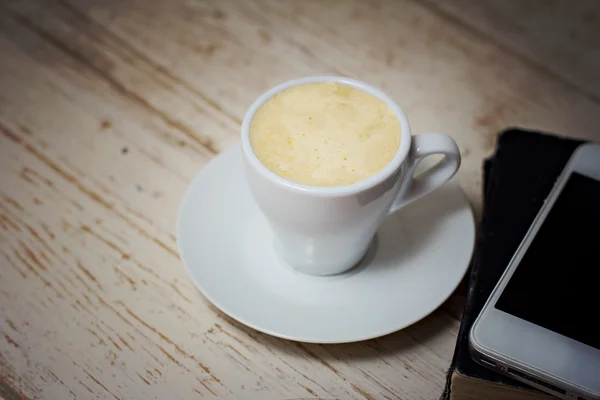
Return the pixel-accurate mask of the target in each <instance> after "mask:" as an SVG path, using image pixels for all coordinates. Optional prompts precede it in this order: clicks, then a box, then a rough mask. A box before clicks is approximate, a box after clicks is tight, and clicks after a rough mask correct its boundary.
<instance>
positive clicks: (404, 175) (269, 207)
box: [241, 76, 460, 275]
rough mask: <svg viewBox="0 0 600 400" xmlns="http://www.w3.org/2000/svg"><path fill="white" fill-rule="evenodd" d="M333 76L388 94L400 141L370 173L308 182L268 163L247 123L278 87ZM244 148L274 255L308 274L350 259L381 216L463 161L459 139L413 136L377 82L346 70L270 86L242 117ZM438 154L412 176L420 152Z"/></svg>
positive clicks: (339, 267)
mask: <svg viewBox="0 0 600 400" xmlns="http://www.w3.org/2000/svg"><path fill="white" fill-rule="evenodd" d="M317 82H337V83H340V84H343V85H347V86H350V87H353V88H356V89H360V90H362V91H364V92H366V93H369V94H371V95H374V96H376V97H377V98H379V99H381V100H383V101H384V102H386V103H387V104H388V105H389V107H390V108H391V110H393V112H394V114H395V115H396V117H397V118H398V120H399V121H400V126H401V128H402V132H401V137H400V146H399V147H398V151H397V152H396V155H395V156H394V158H393V159H392V160H391V161H390V162H389V163H388V164H387V165H386V166H385V167H384V168H383V169H382V170H380V171H379V172H377V173H376V174H374V175H372V176H370V177H369V178H367V179H365V180H362V181H359V182H356V183H353V184H351V185H347V186H332V187H321V186H307V185H302V184H298V183H295V182H292V181H289V180H287V179H285V178H283V177H281V176H279V175H277V174H275V173H274V172H272V171H271V170H269V169H268V168H267V167H265V166H264V165H263V164H262V163H261V162H260V160H259V159H258V158H257V156H256V154H255V153H254V151H253V149H252V146H251V144H250V123H251V121H252V118H253V117H254V115H255V114H256V112H257V110H258V109H259V108H260V107H261V106H262V105H263V104H264V103H265V102H266V101H267V100H269V99H270V98H271V97H273V96H274V95H275V94H277V93H279V92H281V91H283V90H285V89H287V88H289V87H292V86H296V85H302V84H307V83H317ZM241 142H242V152H243V157H244V164H245V169H246V176H247V180H248V184H249V187H250V191H251V192H252V194H253V196H254V199H255V200H256V202H257V204H258V206H259V208H260V209H261V210H262V212H263V213H264V215H265V216H266V218H267V220H268V222H269V224H270V226H271V228H272V230H273V233H274V246H275V252H276V253H277V255H278V256H279V257H280V259H282V260H283V261H284V262H286V263H287V264H288V265H290V266H291V267H293V268H295V269H296V270H298V271H301V272H305V273H307V274H311V275H333V274H339V273H342V272H344V271H346V270H348V269H350V268H352V267H353V266H355V265H356V264H357V263H358V262H359V261H360V260H361V258H362V257H363V255H364V254H365V253H366V251H367V250H368V248H369V245H370V243H371V241H372V240H373V237H374V235H375V233H376V231H377V228H378V227H379V225H380V224H381V222H382V221H383V219H384V218H385V217H386V216H387V215H389V214H391V213H393V212H395V211H397V210H398V209H400V208H401V207H403V206H404V205H406V204H408V203H409V202H411V201H413V200H416V199H418V198H419V197H421V196H423V195H425V194H427V193H429V192H431V191H432V190H433V189H435V188H437V187H439V186H440V185H442V184H443V183H444V182H446V181H448V180H449V179H450V178H451V177H452V176H453V175H454V174H455V173H456V171H457V170H458V168H459V166H460V153H459V150H458V146H457V145H456V142H455V141H454V140H453V139H452V138H451V137H449V136H447V135H443V134H439V133H425V134H420V135H415V136H412V137H411V133H410V127H409V125H408V120H407V119H406V116H405V115H404V112H402V109H401V108H400V107H399V106H398V104H396V102H395V101H394V100H392V99H391V98H390V97H389V96H387V95H386V94H385V93H383V92H382V91H381V90H379V89H377V88H375V87H373V86H371V85H369V84H367V83H364V82H360V81H357V80H354V79H350V78H344V77H336V76H312V77H306V78H301V79H296V80H292V81H289V82H285V83H282V84H280V85H277V86H275V87H273V88H272V89H271V90H269V91H267V92H266V93H264V94H263V95H262V96H260V97H259V98H258V99H257V100H256V101H255V102H254V104H252V105H251V106H250V108H249V109H248V111H247V112H246V115H245V117H244V121H243V123H242V133H241ZM433 154H442V155H444V158H443V159H442V160H441V161H440V162H439V163H438V164H436V165H435V166H434V167H432V168H430V169H429V170H427V171H425V172H423V173H422V174H420V175H419V177H418V179H415V178H414V177H413V173H414V170H415V167H416V166H417V164H418V163H419V161H421V160H422V159H423V158H424V157H427V156H430V155H433Z"/></svg>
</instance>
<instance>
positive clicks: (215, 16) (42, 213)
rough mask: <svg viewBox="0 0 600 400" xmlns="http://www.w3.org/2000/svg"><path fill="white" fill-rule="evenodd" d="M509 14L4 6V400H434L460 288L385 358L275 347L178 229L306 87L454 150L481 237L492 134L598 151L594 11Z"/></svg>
mask: <svg viewBox="0 0 600 400" xmlns="http://www.w3.org/2000/svg"><path fill="white" fill-rule="evenodd" d="M517 3H519V4H521V3H522V2H518V1H517V0H511V1H507V2H504V1H503V2H500V1H496V2H478V5H477V7H469V2H466V1H461V0H452V1H448V2H444V1H433V0H431V1H426V2H417V1H392V0H389V1H360V0H352V1H351V0H348V1H344V0H339V1H330V0H327V1H267V0H264V1H241V0H239V1H234V0H228V1H220V2H217V1H192V0H189V1H185V0H177V1H166V0H148V1H146V0H125V1H109V2H107V1H103V0H62V1H59V0H48V1H44V0H14V1H11V0H3V1H1V2H0V397H4V398H7V399H16V398H31V399H34V398H40V399H69V398H85V399H87V398H91V399H94V398H98V399H154V398H158V399H180V398H181V399H188V398H195V397H203V396H204V397H209V398H210V397H214V398H231V399H234V398H243V399H255V398H256V399H259V398H260V399H292V398H327V399H332V398H339V399H407V400H413V399H435V398H437V397H438V396H439V395H440V394H441V391H442V388H443V384H444V374H445V372H446V370H447V368H448V366H449V364H450V360H451V357H452V352H453V348H454V343H455V340H456V334H457V331H458V326H459V320H458V318H459V317H460V313H461V309H462V306H463V295H464V287H463V288H461V289H459V290H458V291H457V293H456V294H455V295H454V296H453V297H452V298H451V299H450V300H449V301H448V302H447V303H446V304H445V305H444V306H442V307H441V308H440V309H439V310H437V311H436V312H434V313H433V314H432V315H431V316H429V317H428V318H426V319H425V320H423V321H421V322H419V323H417V324H415V325H414V326H412V327H410V328H408V329H406V330H404V331H401V332H398V333H395V334H392V335H389V336H387V337H384V338H380V339H376V340H372V341H368V342H364V343H355V344H347V345H337V346H329V345H328V346H323V345H312V344H310V345H309V344H300V343H293V342H288V341H284V340H280V339H275V338H272V337H269V336H266V335H263V334H260V333H257V332H255V331H253V330H251V329H249V328H246V327H244V326H242V325H240V324H238V323H236V322H234V321H232V320H230V319H229V318H227V317H225V316H223V315H222V314H221V313H220V312H218V311H217V310H216V309H215V308H214V307H212V306H211V305H210V304H209V303H208V302H207V301H206V300H205V299H204V298H203V297H202V296H201V295H200V294H199V293H198V291H197V290H196V289H195V287H194V286H193V284H192V283H191V281H190V279H189V278H188V277H187V275H186V273H185V272H184V269H183V267H182V265H181V262H180V260H179V257H178V254H177V251H176V243H175V237H174V226H175V216H176V213H177V209H178V205H179V201H180V199H181V197H182V195H183V193H184V191H185V189H186V186H187V185H188V183H189V182H190V180H191V179H192V178H193V177H194V175H195V174H196V172H197V171H198V170H199V169H201V168H202V166H203V165H205V164H206V163H207V162H208V161H210V159H211V157H213V156H214V155H215V154H217V153H218V152H219V151H221V150H222V149H224V148H225V147H227V146H228V145H230V144H232V143H235V142H236V141H237V137H238V129H239V124H240V120H241V118H242V116H243V113H244V112H245V109H246V107H248V106H249V104H250V103H251V102H252V101H253V99H254V98H256V96H258V95H259V94H260V93H261V92H263V91H264V90H266V89H268V88H269V87H270V86H272V85H274V84H275V83H278V82H280V81H283V80H286V79H290V78H294V77H298V76H301V75H308V74H317V73H319V74H320V73H335V74H342V75H349V76H353V77H356V78H359V79H363V80H366V81H369V82H371V83H373V84H375V85H378V86H380V87H381V88H383V89H384V90H386V91H387V92H389V93H390V94H391V95H392V96H393V97H394V98H395V99H397V100H398V102H399V103H400V104H401V105H402V106H403V107H404V108H405V111H406V113H407V114H408V116H409V119H410V120H411V124H412V128H413V131H414V132H415V133H418V132H423V131H440V132H445V133H448V134H451V135H452V136H454V137H455V138H456V140H457V142H458V143H459V145H460V147H461V150H462V152H463V157H464V161H463V166H462V168H461V170H460V172H459V174H458V176H457V178H456V179H457V180H458V182H459V183H460V184H461V185H462V187H463V188H464V190H465V191H466V192H467V194H468V196H469V198H470V200H471V202H472V204H473V206H474V208H475V210H476V213H477V214H478V215H479V214H480V212H481V196H480V190H481V177H480V175H481V163H482V160H483V158H484V157H485V156H487V155H489V154H490V153H491V152H492V151H493V146H494V141H495V135H496V133H497V132H498V131H499V130H501V129H504V128H506V127H509V126H522V127H525V128H530V129H543V130H548V131H554V132H557V133H561V134H565V135H569V136H573V137H580V138H589V139H600V130H599V127H600V101H599V97H600V91H599V90H598V87H599V86H598V85H599V79H600V77H599V75H598V69H597V65H598V63H597V60H598V38H599V37H600V28H599V24H598V23H597V21H598V19H597V16H598V13H599V11H598V10H599V5H598V4H597V3H596V2H594V1H587V2H585V1H579V2H576V3H571V2H568V1H566V0H564V1H552V2H549V3H547V4H549V5H548V6H547V7H542V6H540V5H539V2H538V3H536V4H537V6H530V7H524V6H523V7H522V6H517V5H516V4H517ZM531 3H534V2H528V4H531ZM566 3H569V4H573V6H570V5H569V6H568V7H567V6H565V4H566ZM553 13H558V15H556V14H553ZM590 16H591V17H590ZM548 21H552V23H549V22H548ZM556 21H559V22H556ZM509 22H510V23H509ZM554 26H559V29H554V28H553V27H554ZM540 30H541V31H540ZM540 32H548V35H544V34H540ZM573 32H574V33H573ZM569 60H574V62H573V63H569ZM207 190H209V188H207Z"/></svg>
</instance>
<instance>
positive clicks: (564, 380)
mask: <svg viewBox="0 0 600 400" xmlns="http://www.w3.org/2000/svg"><path fill="white" fill-rule="evenodd" d="M573 172H577V173H580V174H582V175H585V176H588V177H591V178H594V179H596V180H599V181H600V145H598V144H584V145H580V146H579V147H578V148H577V149H576V151H575V152H574V153H573V155H572V156H571V158H570V159H569V162H568V163H567V165H566V166H565V168H564V170H563V172H562V173H561V175H560V176H559V178H558V179H557V181H556V183H555V185H554V188H553V189H552V191H551V193H550V195H549V196H548V198H547V199H546V200H545V204H544V206H543V207H542V209H541V210H540V212H539V213H538V215H537V217H536V218H535V220H534V222H533V223H532V225H531V227H530V228H529V231H528V232H527V234H526V235H525V238H524V239H523V241H522V242H521V244H520V246H519V248H518V249H517V251H516V252H515V254H514V256H513V258H512V259H511V261H510V263H509V266H508V267H507V268H506V271H505V272H504V274H503V275H502V277H501V278H500V281H499V282H498V284H497V285H496V287H495V288H494V291H493V292H492V294H491V295H490V297H489V299H488V300H487V302H486V304H485V305H484V307H483V309H482V311H481V313H480V314H479V316H478V317H477V319H476V320H475V323H474V324H473V327H472V329H471V331H470V333H469V345H470V347H471V350H472V351H475V352H478V353H480V354H482V355H484V356H487V357H489V358H490V359H493V360H496V361H499V362H500V363H503V364H505V365H508V366H512V367H513V368H515V369H517V370H519V371H521V372H526V373H529V374H531V375H532V376H535V377H538V378H539V379H543V380H546V381H549V382H552V383H554V384H555V385H557V386H559V387H561V388H562V389H566V390H572V391H576V392H578V393H582V394H585V395H587V396H591V397H593V398H596V396H597V398H600V350H598V349H595V348H593V347H591V346H588V345H585V344H583V343H581V342H578V341H575V340H573V339H570V338H568V337H566V336H563V335H560V334H558V333H555V332H553V331H550V330H548V329H545V328H542V327H541V326H539V325H535V324H532V323H530V322H527V321H525V320H523V319H520V318H517V317H514V316H512V315H510V314H508V313H505V312H503V311H500V310H498V309H496V308H495V305H496V302H497V300H498V298H499V297H500V295H501V294H502V292H503V290H504V288H505V286H506V284H507V283H508V281H509V280H510V278H511V276H512V274H513V273H514V271H515V270H516V269H517V267H518V265H519V263H520V262H521V259H522V258H523V255H524V254H525V252H526V250H527V249H528V247H529V245H530V244H531V242H532V240H533V238H534V237H535V236H536V234H537V232H538V230H539V228H540V226H541V225H542V223H543V222H544V220H545V219H546V216H547V215H548V213H549V212H550V210H551V209H552V206H553V205H554V202H555V201H556V199H557V198H558V196H559V194H560V193H561V192H562V189H563V188H564V186H565V184H566V182H567V180H568V178H569V177H570V175H571V173H573ZM598 206H599V207H600V204H599V205H598ZM599 315H600V314H599ZM589 317H590V318H594V316H593V315H590V316H589ZM504 369H505V368H501V370H502V371H503V372H505V371H504Z"/></svg>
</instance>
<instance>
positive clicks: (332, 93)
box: [250, 82, 401, 186]
mask: <svg viewBox="0 0 600 400" xmlns="http://www.w3.org/2000/svg"><path fill="white" fill-rule="evenodd" d="M400 135H401V128H400V122H399V121H398V119H397V118H396V116H395V115H394V112H393V111H392V110H391V109H390V107H389V106H388V105H387V103H385V102H384V101H382V100H380V99H378V98H377V97H375V96H373V95H371V94H369V93H366V92H364V91H362V90H360V89H355V88H353V87H350V86H346V85H343V84H340V83H329V82H323V83H309V84H304V85H298V86H293V87H290V88H288V89H286V90H284V91H282V92H279V93H278V94H276V95H275V96H273V97H271V98H270V99H269V100H268V101H267V102H265V103H264V104H263V105H262V106H261V107H260V108H259V109H258V111H257V112H256V114H255V115H254V117H253V119H252V122H251V124H250V143H251V146H252V149H253V151H254V153H255V154H256V156H257V157H258V159H259V160H260V161H261V163H262V164H263V165H265V166H266V167H267V168H268V169H269V170H271V171H272V172H274V173H275V174H277V175H279V176H281V177H283V178H285V179H288V180H290V181H292V182H296V183H299V184H304V185H310V186H344V185H350V184H352V183H356V182H359V181H361V180H364V179H366V178H368V177H369V176H371V175H373V174H375V173H377V172H378V171H380V170H381V169H382V168H383V167H385V166H386V165H387V164H388V163H389V162H390V161H391V160H392V158H394V156H395V154H396V152H397V150H398V146H399V145H400Z"/></svg>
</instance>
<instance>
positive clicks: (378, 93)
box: [241, 75, 411, 197]
mask: <svg viewBox="0 0 600 400" xmlns="http://www.w3.org/2000/svg"><path fill="white" fill-rule="evenodd" d="M321 82H333V83H340V84H343V85H346V86H350V87H353V88H355V89H359V90H362V91H364V92H366V93H369V94H371V95H373V96H375V97H377V98H378V99H380V100H382V101H384V102H385V103H386V104H387V105H388V106H389V107H390V109H391V110H392V111H393V112H394V115H395V116H396V118H398V121H400V145H399V146H398V150H397V151H396V154H395V155H394V157H393V158H392V159H391V160H390V162H388V163H387V164H386V165H385V166H384V167H383V168H382V169H381V170H379V171H378V172H377V173H375V174H373V175H371V176H369V177H368V178H366V179H363V180H361V181H358V182H355V183H352V184H350V185H343V186H313V185H304V184H300V183H296V182H293V181H291V180H289V179H286V178H284V177H282V176H279V175H277V174H276V173H275V172H273V171H271V170H270V169H268V168H267V167H266V166H265V165H264V164H263V163H262V162H260V160H259V159H258V157H257V156H256V154H255V153H254V149H253V148H252V145H251V143H250V123H251V122H252V119H253V118H254V115H255V114H256V112H257V111H258V109H259V108H260V107H261V106H262V105H263V104H265V103H266V102H267V101H268V100H269V99H270V98H271V97H273V96H275V95H276V94H278V93H280V92H282V91H283V90H285V89H288V88H290V87H294V86H300V85H304V84H309V83H321ZM241 142H242V151H243V153H244V155H245V156H246V158H247V161H248V162H249V163H250V165H251V166H252V167H253V168H254V169H255V170H256V171H257V172H258V173H259V174H260V175H262V176H263V177H264V178H265V179H268V180H269V181H271V182H273V183H275V184H277V185H279V186H281V187H283V188H286V189H288V190H291V191H294V192H296V193H303V194H310V195H316V196H322V197H331V196H347V195H353V194H356V193H360V192H363V191H365V190H368V189H370V188H372V187H374V186H376V185H378V184H380V183H381V182H383V181H384V180H386V179H387V178H389V177H390V176H391V175H392V174H393V173H394V172H396V171H397V170H398V169H399V168H400V167H401V165H402V162H403V161H404V160H405V159H406V157H407V155H408V151H409V149H410V143H411V134H410V126H409V124H408V119H407V118H406V115H405V114H404V112H403V111H402V109H401V108H400V106H399V105H398V104H397V103H396V102H395V101H394V100H393V99H392V98H391V97H390V96H388V95H387V94H385V93H384V92H383V91H382V90H380V89H378V88H376V87H375V86H373V85H371V84H368V83H366V82H363V81H359V80H357V79H353V78H348V77H344V76H334V75H317V76H307V77H304V78H298V79H293V80H289V81H286V82H283V83H280V84H278V85H276V86H274V87H272V88H271V89H269V90H268V91H266V92H264V93H263V94H262V95H261V96H259V97H258V98H257V99H256V100H255V101H254V103H252V105H251V106H250V108H248V111H246V114H245V115H244V120H243V122H242V128H241Z"/></svg>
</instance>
